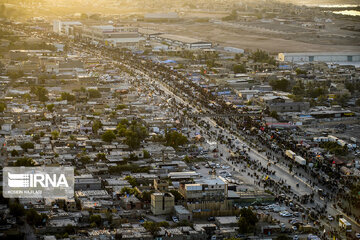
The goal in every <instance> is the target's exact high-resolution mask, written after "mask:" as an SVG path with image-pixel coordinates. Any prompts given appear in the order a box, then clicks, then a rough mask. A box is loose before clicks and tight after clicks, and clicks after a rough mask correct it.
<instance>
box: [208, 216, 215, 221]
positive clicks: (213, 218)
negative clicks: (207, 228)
mask: <svg viewBox="0 0 360 240" xmlns="http://www.w3.org/2000/svg"><path fill="white" fill-rule="evenodd" d="M207 220H208V221H209V222H213V221H215V217H208V219H207Z"/></svg>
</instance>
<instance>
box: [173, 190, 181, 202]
mask: <svg viewBox="0 0 360 240" xmlns="http://www.w3.org/2000/svg"><path fill="white" fill-rule="evenodd" d="M170 193H171V194H172V195H174V197H175V202H177V201H180V200H181V199H183V196H182V195H181V193H179V191H177V190H175V189H172V190H170Z"/></svg>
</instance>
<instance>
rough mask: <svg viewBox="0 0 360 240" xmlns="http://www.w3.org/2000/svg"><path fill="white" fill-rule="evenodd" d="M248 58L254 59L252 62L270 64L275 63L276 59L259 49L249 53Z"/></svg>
mask: <svg viewBox="0 0 360 240" xmlns="http://www.w3.org/2000/svg"><path fill="white" fill-rule="evenodd" d="M250 59H252V60H254V62H261V63H269V64H272V65H276V61H275V58H274V57H271V56H270V55H269V54H268V53H267V52H265V51H263V50H259V49H258V50H256V51H255V52H253V53H252V54H251V55H250Z"/></svg>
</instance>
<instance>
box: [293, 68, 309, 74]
mask: <svg viewBox="0 0 360 240" xmlns="http://www.w3.org/2000/svg"><path fill="white" fill-rule="evenodd" d="M295 72H296V75H301V74H304V75H306V73H307V72H306V70H301V69H300V68H297V69H296V70H295Z"/></svg>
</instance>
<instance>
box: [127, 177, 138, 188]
mask: <svg viewBox="0 0 360 240" xmlns="http://www.w3.org/2000/svg"><path fill="white" fill-rule="evenodd" d="M124 179H125V180H126V181H128V182H129V183H130V185H131V186H132V187H136V186H137V181H136V178H134V177H132V176H126V177H125V178H124Z"/></svg>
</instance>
